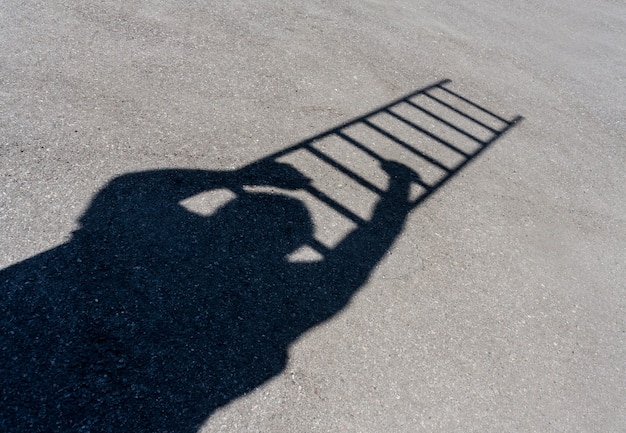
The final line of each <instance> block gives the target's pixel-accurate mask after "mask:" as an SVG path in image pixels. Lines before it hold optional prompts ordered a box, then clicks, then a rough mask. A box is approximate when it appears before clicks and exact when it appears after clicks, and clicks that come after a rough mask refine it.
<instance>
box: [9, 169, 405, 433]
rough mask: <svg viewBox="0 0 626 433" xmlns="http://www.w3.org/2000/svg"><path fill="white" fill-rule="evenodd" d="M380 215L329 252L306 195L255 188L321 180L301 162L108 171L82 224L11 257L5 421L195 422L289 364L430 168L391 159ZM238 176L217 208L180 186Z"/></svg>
mask: <svg viewBox="0 0 626 433" xmlns="http://www.w3.org/2000/svg"><path fill="white" fill-rule="evenodd" d="M383 169H384V170H385V171H386V172H387V174H388V176H389V183H388V187H387V189H386V191H385V193H384V194H383V195H382V196H381V198H380V200H379V202H378V203H377V205H376V208H375V210H374V212H373V216H372V218H371V220H370V221H368V222H367V223H366V224H364V225H362V226H360V227H358V228H356V229H355V230H354V231H353V232H351V233H350V234H349V235H348V236H347V237H346V238H345V239H344V240H343V241H342V242H341V243H340V244H339V245H338V246H337V247H336V248H335V249H333V250H331V251H330V252H327V253H326V254H325V257H324V259H323V260H321V261H320V262H316V263H289V262H288V261H287V260H286V259H285V257H286V256H287V255H288V254H289V253H290V252H293V251H295V250H296V249H298V248H299V247H300V246H302V245H304V244H306V243H307V242H308V241H310V240H311V239H312V234H313V224H312V221H311V217H310V215H309V212H308V210H307V208H306V207H305V206H304V205H303V203H301V202H300V201H298V200H296V199H294V198H290V197H287V196H285V195H280V194H267V193H250V192H245V191H244V189H243V186H246V185H251V186H254V185H272V186H277V187H280V188H286V189H299V188H303V187H305V186H306V185H307V184H308V183H309V180H308V179H306V178H305V177H304V176H302V175H301V174H300V173H299V172H297V171H296V170H295V169H293V168H292V167H290V166H287V165H284V164H277V163H263V164H257V165H252V166H249V167H248V168H246V169H245V170H239V171H233V172H217V171H203V170H176V169H172V170H157V171H147V172H140V173H133V174H127V175H123V176H120V177H118V178H116V179H113V180H112V181H111V182H109V183H108V184H107V185H106V186H105V187H104V188H103V189H102V190H101V191H100V192H99V193H98V194H97V195H96V196H95V198H94V199H93V201H92V203H91V205H90V207H89V209H88V210H87V211H86V212H85V214H84V215H83V216H82V217H81V219H80V223H81V227H80V229H79V230H77V231H76V232H75V233H74V234H73V237H72V239H71V240H70V241H69V242H67V243H66V244H63V245H61V246H59V247H57V248H54V249H52V250H49V251H46V252H43V253H41V254H39V255H37V256H34V257H32V258H30V259H27V260H25V261H23V262H21V263H18V264H16V265H13V266H11V267H9V268H6V269H4V270H2V271H0V284H1V285H2V287H3V289H2V292H1V293H0V308H1V312H2V318H1V319H0V338H1V340H0V351H1V352H0V365H1V367H2V371H3V373H2V376H1V379H0V385H1V396H0V397H1V398H0V406H1V408H0V430H2V431H29V432H67V431H91V432H95V431H98V432H99V431H111V432H113V431H115V432H119V431H134V432H155V431H168V432H169V431H177V432H195V431H196V430H197V428H198V427H199V426H200V425H201V423H202V422H203V421H204V420H205V419H206V418H207V417H208V416H210V415H211V413H213V411H215V409H217V408H218V407H220V406H222V405H224V404H226V403H228V402H229V401H231V400H233V399H235V398H237V397H239V396H241V395H243V394H245V393H246V392H249V391H251V390H253V389H255V388H256V387H257V386H259V385H260V384H262V383H263V382H265V381H267V380H268V379H270V378H272V377H273V376H275V375H277V374H279V373H280V372H281V371H282V370H283V368H284V367H285V363H286V359H287V355H286V354H287V350H288V347H289V345H290V344H291V343H292V342H293V341H294V340H296V339H297V338H298V337H299V336H300V335H301V334H302V333H303V332H305V331H307V330H308V329H310V328H311V327H313V326H315V325H317V324H319V323H321V322H323V321H324V320H327V319H328V318H330V317H331V316H333V315H334V314H336V313H337V312H338V311H340V310H341V309H342V308H343V307H344V306H345V305H346V304H347V302H348V301H349V299H350V297H351V296H352V295H353V294H354V293H355V292H356V291H357V290H358V289H359V288H360V287H361V286H362V285H363V284H364V283H365V282H366V280H367V278H368V276H369V274H370V272H371V271H372V269H373V268H374V266H375V265H376V264H377V263H378V262H379V261H380V259H381V258H382V256H383V255H384V254H385V252H386V251H387V250H388V249H389V247H390V246H391V244H392V243H393V241H394V240H395V238H396V237H397V236H398V235H399V233H400V232H401V230H402V226H403V224H404V220H405V218H406V216H407V214H408V212H409V210H410V209H411V206H410V204H409V200H408V194H409V186H410V183H411V181H412V180H414V179H415V176H416V174H415V173H413V172H411V171H410V170H409V169H408V168H406V167H404V166H402V165H401V164H398V163H392V162H387V163H384V164H383ZM216 188H228V189H230V190H231V191H233V192H235V193H236V198H235V199H233V200H232V201H230V202H228V203H227V204H225V205H223V206H222V207H221V208H220V209H219V210H218V211H217V212H216V213H215V214H213V215H211V216H210V217H204V216H200V215H196V214H194V213H191V212H189V211H187V210H186V209H185V208H184V207H183V206H181V205H180V202H181V201H182V200H184V199H185V198H188V197H191V196H193V195H195V194H198V193H200V192H203V191H208V190H211V189H216Z"/></svg>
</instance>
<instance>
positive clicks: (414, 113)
mask: <svg viewBox="0 0 626 433" xmlns="http://www.w3.org/2000/svg"><path fill="white" fill-rule="evenodd" d="M450 83H451V81H450V80H448V79H445V80H441V81H439V82H436V83H434V84H431V85H429V86H427V87H424V88H421V89H419V90H416V91H414V92H412V93H409V94H407V95H405V96H403V97H401V98H399V99H396V100H394V101H392V102H390V103H389V104H387V105H384V106H381V107H379V108H377V109H375V110H373V111H370V112H368V113H366V114H364V115H362V116H359V117H356V118H354V119H352V120H350V121H348V122H345V123H342V124H340V125H338V126H336V127H334V128H332V129H329V130H327V131H325V132H323V133H321V134H318V135H315V136H313V137H310V138H308V139H306V140H303V141H301V142H299V143H296V144H294V145H292V146H290V147H287V148H285V149H283V150H281V151H279V152H276V153H274V154H271V155H268V156H267V157H265V158H263V159H261V160H260V161H257V162H256V163H263V162H264V161H270V160H273V161H281V162H288V163H289V164H291V165H294V166H295V167H296V168H298V169H299V170H301V171H305V172H306V171H307V168H309V167H310V166H311V165H312V164H316V163H317V164H321V165H322V166H324V167H326V169H322V170H321V171H322V172H324V171H325V172H327V173H328V172H333V171H334V172H335V173H338V174H341V175H342V176H345V177H347V178H348V179H350V180H351V181H352V182H353V183H354V184H356V185H358V186H359V187H361V188H362V189H365V190H367V191H369V192H370V193H373V194H374V195H375V196H379V197H380V196H381V195H382V194H383V193H384V190H383V189H382V188H381V186H379V185H377V184H376V182H374V181H373V180H372V179H369V178H368V176H369V175H370V174H371V173H372V172H374V171H376V170H375V169H372V168H371V167H370V169H369V170H365V169H363V167H361V166H362V165H363V164H359V162H358V161H355V158H354V155H355V154H360V155H361V157H360V161H364V159H363V157H365V158H366V159H369V160H370V161H372V162H377V163H380V162H384V161H388V160H397V161H399V162H401V163H403V164H405V165H407V166H409V167H411V168H413V169H415V170H416V172H418V173H419V174H420V176H419V177H418V178H416V179H415V181H414V183H415V184H416V186H417V187H418V188H416V192H415V194H414V195H413V196H412V198H411V200H412V206H413V208H415V207H417V206H418V205H420V204H421V203H423V202H424V201H425V200H426V199H427V198H428V197H430V196H431V195H432V194H433V193H434V192H435V191H437V190H438V189H439V188H441V187H442V186H443V185H445V184H446V183H448V182H449V181H450V180H451V179H452V178H453V177H454V176H456V175H457V174H458V173H459V172H460V171H461V170H463V168H465V167H466V166H467V165H468V164H469V163H470V162H472V161H473V160H474V159H476V158H477V157H478V156H479V155H480V154H481V153H483V152H484V151H485V150H486V149H487V148H488V147H489V146H490V145H492V144H493V143H494V142H495V141H496V140H498V139H499V138H500V137H502V136H503V134H505V133H506V132H507V131H509V130H510V129H511V128H512V127H513V126H515V125H516V124H517V123H518V122H520V121H521V120H522V117H521V116H516V117H514V118H513V119H511V120H508V119H506V118H505V117H503V116H500V115H498V114H495V113H494V112H493V111H490V110H488V109H487V108H485V107H483V106H481V105H479V104H478V103H476V102H474V101H472V100H471V99H469V98H467V97H465V96H463V95H461V94H460V93H458V92H455V91H453V90H451V89H450V86H449V84H450ZM303 152H305V153H306V154H308V156H307V157H304V158H303V157H302V156H298V157H296V156H295V155H296V154H298V155H302V154H303ZM311 157H313V162H311V161H312V160H311ZM303 159H308V162H301V163H300V164H299V163H298V160H303ZM356 159H357V160H359V158H356ZM298 165H300V166H298ZM329 169H330V170H329ZM319 172H320V170H318V171H317V173H319ZM312 177H313V178H314V177H315V176H312ZM369 177H371V176H369ZM313 180H314V182H312V183H311V184H310V185H308V186H307V187H306V189H305V191H306V192H307V193H308V194H309V195H310V197H312V198H313V199H315V200H317V201H318V202H321V203H323V204H324V205H326V206H328V207H329V208H331V209H333V210H334V211H335V212H337V213H338V214H340V215H342V216H343V217H344V218H346V219H348V220H350V221H351V222H352V223H354V224H355V225H357V226H363V225H364V224H366V223H367V219H366V217H364V216H363V212H361V214H359V213H358V212H356V211H355V210H354V209H351V208H350V206H349V205H347V204H346V201H350V202H354V199H352V200H341V199H340V198H336V197H333V193H334V192H335V191H336V189H337V188H334V187H332V186H330V187H329V186H326V187H325V188H322V187H318V186H316V182H315V179H313ZM378 183H380V182H378ZM370 195H371V194H370ZM357 201H358V198H357ZM313 243H315V244H316V245H311V247H313V248H314V249H315V250H317V251H318V252H319V253H320V254H322V255H324V253H325V251H327V250H328V248H329V246H328V245H327V244H328V243H326V245H325V244H324V242H315V241H314V242H313Z"/></svg>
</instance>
